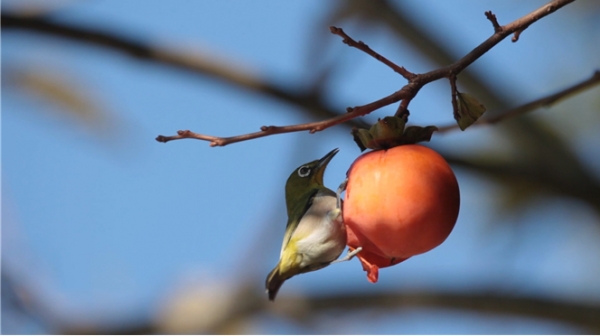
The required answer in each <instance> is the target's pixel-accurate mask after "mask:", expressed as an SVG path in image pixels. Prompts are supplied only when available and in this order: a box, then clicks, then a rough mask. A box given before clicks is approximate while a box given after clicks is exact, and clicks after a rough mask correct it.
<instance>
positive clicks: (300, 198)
mask: <svg viewBox="0 0 600 336" xmlns="http://www.w3.org/2000/svg"><path fill="white" fill-rule="evenodd" d="M338 151H339V149H337V148H336V149H334V150H332V151H330V152H329V153H327V154H326V155H325V156H323V157H322V158H321V159H319V160H314V161H311V162H309V163H306V164H303V165H301V166H300V167H298V168H296V169H295V170H294V171H293V172H292V173H291V174H290V176H289V178H288V179H287V182H286V184H285V201H286V207H287V215H288V221H287V226H286V229H285V234H284V236H283V243H282V246H281V253H280V256H279V262H278V263H277V265H276V266H275V268H274V269H273V270H272V271H271V272H270V273H269V275H268V276H267V279H266V283H265V287H266V290H267V294H268V298H269V300H270V301H274V300H275V297H276V296H277V292H278V291H279V289H280V288H281V285H283V283H284V282H285V281H286V280H288V279H289V278H291V277H293V276H295V275H298V274H302V273H307V272H312V271H316V270H319V269H322V268H324V267H327V266H329V265H330V264H332V263H334V262H337V261H346V260H350V259H351V258H352V257H353V256H354V255H356V254H357V253H358V252H360V248H359V249H355V250H354V251H352V252H350V253H349V254H348V255H347V256H346V257H345V258H343V259H340V260H337V261H336V259H338V258H339V256H340V255H341V254H342V252H343V251H344V249H345V247H346V227H345V226H344V223H343V219H342V202H341V198H340V193H341V192H342V189H341V186H340V189H338V193H337V194H336V193H335V192H334V191H333V190H331V189H328V188H327V187H325V185H324V184H323V175H324V174H325V168H327V164H328V163H329V162H330V161H331V159H332V158H333V157H334V156H335V154H337V153H338Z"/></svg>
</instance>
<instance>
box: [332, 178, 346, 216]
mask: <svg viewBox="0 0 600 336" xmlns="http://www.w3.org/2000/svg"><path fill="white" fill-rule="evenodd" d="M347 185H348V179H345V180H344V182H342V183H341V184H340V186H339V187H338V189H337V192H336V193H335V196H336V199H337V203H336V205H337V208H338V209H342V193H343V192H344V191H345V190H346V186H347Z"/></svg>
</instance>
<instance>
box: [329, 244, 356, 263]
mask: <svg viewBox="0 0 600 336" xmlns="http://www.w3.org/2000/svg"><path fill="white" fill-rule="evenodd" d="M360 251H362V247H357V248H356V249H355V250H354V251H350V252H348V254H346V256H344V257H343V258H341V259H338V260H335V261H333V262H332V264H335V263H339V262H343V261H349V260H352V258H354V257H355V256H356V255H357V254H358V253H359V252H360Z"/></svg>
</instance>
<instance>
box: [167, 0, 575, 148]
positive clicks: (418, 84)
mask: <svg viewBox="0 0 600 336" xmlns="http://www.w3.org/2000/svg"><path fill="white" fill-rule="evenodd" d="M573 1H575V0H554V1H551V2H549V3H548V4H546V5H544V6H542V7H540V8H538V9H537V10H535V11H533V12H531V13H529V14H527V15H525V16H523V17H522V18H520V19H517V20H515V21H513V22H511V23H509V24H507V25H506V26H499V25H498V26H499V28H497V29H496V24H497V23H498V22H497V20H496V17H495V15H493V14H492V13H491V12H486V17H487V18H488V19H489V20H490V21H492V24H493V25H494V28H495V29H494V30H495V32H494V34H493V35H492V36H491V37H489V38H488V39H487V40H485V41H484V42H483V43H481V44H480V45H479V46H477V47H476V48H475V49H473V50H472V51H471V52H469V53H468V54H467V55H465V56H464V57H463V58H461V59H460V60H458V61H457V62H455V63H453V64H451V65H449V66H446V67H443V68H440V69H437V70H433V71H430V72H426V73H423V74H416V75H414V74H413V73H412V72H409V71H406V69H404V68H403V67H399V66H397V65H396V64H394V63H392V62H391V61H389V60H387V59H385V58H383V57H382V56H380V55H379V54H377V53H376V52H375V51H373V50H372V49H371V48H369V47H368V46H367V45H366V44H364V43H362V42H356V41H355V40H353V39H352V38H351V37H350V36H348V35H347V34H346V33H344V31H343V30H342V29H340V28H336V27H330V30H331V32H332V33H333V34H335V35H339V36H341V37H342V38H343V42H344V43H346V44H348V45H349V46H352V47H355V48H358V49H360V50H362V51H364V52H366V53H367V54H369V55H371V56H373V57H374V58H376V59H377V60H379V61H381V62H383V63H384V64H386V65H388V66H389V67H390V68H392V69H394V71H396V72H399V73H400V74H401V75H402V76H403V77H405V78H407V79H408V81H409V82H408V84H406V85H405V86H404V87H402V89H400V90H399V91H396V92H395V93H393V94H391V95H390V96H388V97H385V98H383V99H380V100H378V101H376V102H373V103H370V104H367V105H363V106H359V107H356V108H354V109H353V110H352V112H349V113H348V114H345V115H339V116H336V117H333V118H330V119H327V120H323V121H320V122H312V123H306V124H297V125H290V126H263V127H261V131H260V132H255V133H248V134H242V135H238V136H232V137H226V138H222V137H216V136H209V135H202V134H197V133H193V132H190V131H179V132H178V135H176V136H162V135H159V136H158V137H157V138H156V140H157V141H159V142H168V141H170V140H176V139H185V138H192V139H198V140H208V141H210V145H211V146H225V145H227V144H230V143H234V142H239V141H245V140H250V139H255V138H259V137H264V136H268V135H272V134H281V133H290V132H299V131H310V133H314V132H317V131H322V130H324V129H326V128H328V127H331V126H334V125H337V124H339V123H341V122H344V121H348V120H351V119H353V118H356V117H359V116H364V115H367V114H369V113H371V112H373V111H375V110H376V109H379V108H381V107H384V106H387V105H390V104H393V103H396V102H398V101H400V100H402V101H403V104H402V105H401V106H400V108H399V109H398V112H397V113H404V111H407V110H408V103H409V102H410V101H411V100H412V99H413V98H414V97H415V96H416V95H417V93H418V92H419V90H420V89H421V88H422V87H423V86H425V85H427V84H429V83H431V82H433V81H436V80H438V79H441V78H451V77H456V75H458V74H459V73H460V72H461V71H462V70H464V69H465V68H466V67H467V66H469V65H470V64H472V63H473V62H475V61H476V60H477V59H479V57H481V56H482V55H484V54H485V53H486V52H488V51H489V50H490V49H492V48H493V47H494V46H495V45H497V44H498V43H499V42H500V41H502V40H503V39H505V38H506V37H507V36H509V35H510V34H512V33H515V32H517V31H523V30H525V29H526V28H527V27H529V25H531V24H532V23H534V22H536V21H537V20H539V19H541V18H543V17H545V16H547V15H549V14H551V13H553V12H555V11H556V10H558V9H559V8H561V7H563V6H565V5H567V4H569V3H571V2H573ZM494 22H495V23H494ZM412 75H414V76H412ZM451 82H452V81H451Z"/></svg>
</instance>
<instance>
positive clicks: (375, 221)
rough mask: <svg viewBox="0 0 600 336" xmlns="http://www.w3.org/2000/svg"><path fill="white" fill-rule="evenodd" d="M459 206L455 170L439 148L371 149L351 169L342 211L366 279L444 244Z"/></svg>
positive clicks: (350, 240)
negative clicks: (358, 249)
mask: <svg viewBox="0 0 600 336" xmlns="http://www.w3.org/2000/svg"><path fill="white" fill-rule="evenodd" d="M459 206H460V194H459V189H458V182H457V181H456V177H455V176H454V173H453V172H452V169H451V168H450V166H449V165H448V163H447V162H446V160H444V158H443V157H442V156H441V155H439V154H438V153H437V152H435V151H434V150H432V149H430V148H427V147H424V146H421V145H403V146H397V147H393V148H390V149H387V150H376V151H371V152H368V153H366V154H363V155H361V156H360V157H358V158H357V159H356V160H355V161H354V163H353V164H352V166H351V167H350V169H349V170H348V184H347V188H346V197H345V201H344V208H343V218H344V223H345V224H346V228H347V235H348V246H349V248H350V249H351V250H354V249H356V248H357V247H359V246H361V247H362V248H363V249H362V251H361V252H359V253H358V255H357V257H358V258H359V260H360V262H361V263H362V265H363V268H364V270H365V271H367V278H368V280H369V281H371V282H377V279H378V276H379V268H383V267H389V266H392V265H395V264H397V263H400V262H402V261H404V260H406V259H408V258H410V257H412V256H415V255H418V254H421V253H425V252H427V251H429V250H431V249H433V248H435V247H436V246H438V245H440V244H441V243H442V242H443V241H444V240H446V238H447V237H448V235H449V234H450V232H451V231H452V229H453V228H454V224H455V223H456V219H457V217H458V210H459Z"/></svg>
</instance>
